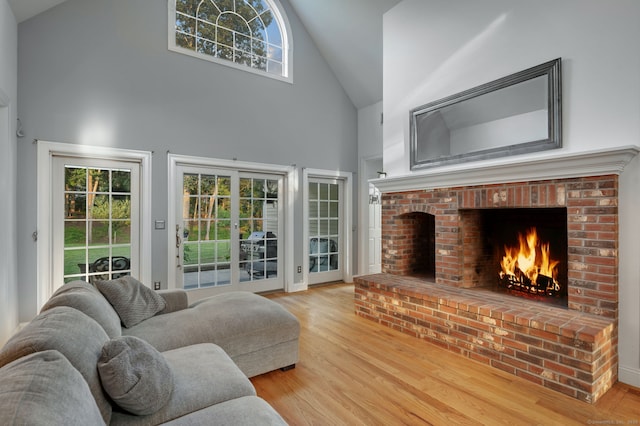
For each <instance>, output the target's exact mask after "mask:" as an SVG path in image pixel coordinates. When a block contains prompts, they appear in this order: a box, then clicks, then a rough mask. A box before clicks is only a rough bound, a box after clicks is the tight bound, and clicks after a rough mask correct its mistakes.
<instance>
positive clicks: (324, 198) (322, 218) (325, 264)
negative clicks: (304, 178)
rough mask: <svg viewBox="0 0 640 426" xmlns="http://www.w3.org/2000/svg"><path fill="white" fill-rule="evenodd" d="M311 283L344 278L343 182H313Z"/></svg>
mask: <svg viewBox="0 0 640 426" xmlns="http://www.w3.org/2000/svg"><path fill="white" fill-rule="evenodd" d="M308 191H309V218H308V229H309V241H308V244H309V283H310V284H315V283H318V282H328V281H334V280H338V279H341V277H342V248H341V247H342V241H341V240H342V237H341V231H340V230H341V229H342V213H341V212H342V208H341V202H342V181H337V180H328V179H315V180H310V181H309V188H308Z"/></svg>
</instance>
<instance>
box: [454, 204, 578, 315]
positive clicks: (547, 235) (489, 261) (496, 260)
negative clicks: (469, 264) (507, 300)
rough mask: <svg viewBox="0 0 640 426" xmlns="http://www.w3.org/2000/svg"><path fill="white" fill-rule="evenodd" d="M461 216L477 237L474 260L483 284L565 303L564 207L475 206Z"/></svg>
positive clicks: (500, 289) (517, 294)
mask: <svg viewBox="0 0 640 426" xmlns="http://www.w3.org/2000/svg"><path fill="white" fill-rule="evenodd" d="M463 217H465V218H466V221H465V222H466V225H465V228H466V229H468V228H469V227H471V228H476V231H475V232H478V235H479V237H480V238H479V239H480V241H481V243H480V244H479V245H478V246H477V249H478V253H477V254H476V262H475V264H476V270H478V271H480V274H479V275H480V276H481V277H484V278H481V282H482V281H484V282H485V286H487V287H490V288H491V289H492V290H494V291H500V292H507V293H509V294H512V295H514V296H520V297H527V298H529V299H534V300H539V301H543V302H548V303H552V304H557V305H564V306H566V303H567V280H568V278H567V258H568V253H567V250H568V247H567V211H566V209H564V208H502V209H479V210H475V211H474V213H473V214H463ZM471 218H473V219H474V220H475V221H477V222H476V224H475V225H471V223H470V222H469V221H470V220H471ZM480 286H482V284H480Z"/></svg>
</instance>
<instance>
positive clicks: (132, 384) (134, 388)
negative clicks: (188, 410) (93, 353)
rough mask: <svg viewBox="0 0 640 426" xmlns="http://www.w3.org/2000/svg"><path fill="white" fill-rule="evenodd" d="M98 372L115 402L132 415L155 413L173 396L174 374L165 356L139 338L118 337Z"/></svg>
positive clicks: (110, 343)
mask: <svg viewBox="0 0 640 426" xmlns="http://www.w3.org/2000/svg"><path fill="white" fill-rule="evenodd" d="M98 372H99V373H100V380H102V387H103V388H104V390H105V391H106V392H107V394H108V395H109V396H110V397H111V399H112V400H113V402H115V403H116V404H117V405H118V406H120V407H121V408H123V409H125V410H127V411H128V412H130V413H132V414H136V415H148V414H153V413H155V412H156V411H158V410H159V409H160V408H162V407H163V406H164V405H165V404H166V403H167V402H168V401H169V399H170V398H171V393H172V392H173V374H172V372H171V368H170V367H169V364H168V363H167V361H166V360H165V358H164V356H163V355H162V354H161V353H160V352H158V351H157V350H156V349H155V348H154V347H153V346H151V345H150V344H149V343H147V342H145V341H144V340H142V339H140V338H138V337H134V336H122V337H116V338H115V339H112V340H110V341H108V342H107V343H105V344H104V346H103V347H102V355H101V356H100V359H99V360H98Z"/></svg>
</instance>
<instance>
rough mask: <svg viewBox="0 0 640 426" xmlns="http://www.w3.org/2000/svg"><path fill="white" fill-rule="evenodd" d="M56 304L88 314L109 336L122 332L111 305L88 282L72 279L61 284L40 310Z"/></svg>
mask: <svg viewBox="0 0 640 426" xmlns="http://www.w3.org/2000/svg"><path fill="white" fill-rule="evenodd" d="M56 306H69V307H71V308H74V309H77V310H79V311H80V312H83V313H84V314H86V315H88V316H90V317H91V318H93V319H94V320H96V321H97V322H98V324H100V325H101V326H102V328H104V331H105V332H106V333H107V335H108V336H109V337H117V336H120V335H121V334H122V326H121V325H120V317H119V316H118V314H117V313H116V311H115V310H114V309H113V306H111V304H110V303H109V302H108V301H107V299H105V298H104V296H103V295H102V294H101V293H100V292H99V291H98V290H97V289H96V288H95V287H94V286H92V285H91V284H89V283H86V282H84V281H72V282H70V283H67V284H65V285H63V286H62V287H60V288H59V289H58V290H56V292H55V293H53V296H51V298H50V299H49V300H48V301H47V303H45V305H44V306H43V307H42V309H41V310H40V312H44V311H46V310H49V309H51V308H55V307H56Z"/></svg>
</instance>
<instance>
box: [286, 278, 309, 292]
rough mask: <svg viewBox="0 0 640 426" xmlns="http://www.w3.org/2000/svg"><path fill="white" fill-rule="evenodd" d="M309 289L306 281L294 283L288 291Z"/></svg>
mask: <svg viewBox="0 0 640 426" xmlns="http://www.w3.org/2000/svg"><path fill="white" fill-rule="evenodd" d="M308 289H309V286H308V285H307V283H306V282H304V281H303V282H299V283H293V284H291V285H290V286H289V288H288V289H287V292H288V293H295V292H296V291H306V290H308Z"/></svg>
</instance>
